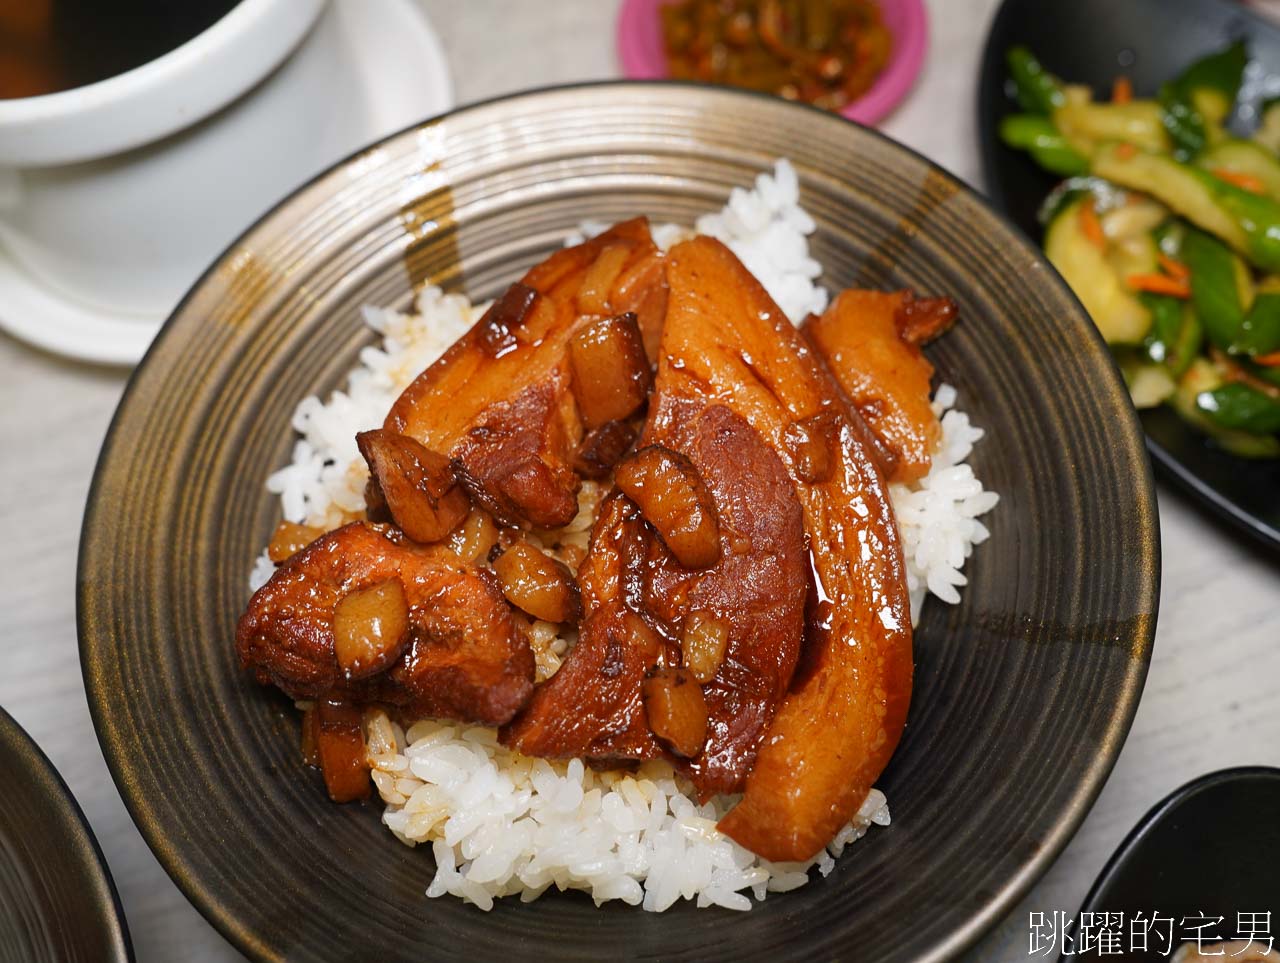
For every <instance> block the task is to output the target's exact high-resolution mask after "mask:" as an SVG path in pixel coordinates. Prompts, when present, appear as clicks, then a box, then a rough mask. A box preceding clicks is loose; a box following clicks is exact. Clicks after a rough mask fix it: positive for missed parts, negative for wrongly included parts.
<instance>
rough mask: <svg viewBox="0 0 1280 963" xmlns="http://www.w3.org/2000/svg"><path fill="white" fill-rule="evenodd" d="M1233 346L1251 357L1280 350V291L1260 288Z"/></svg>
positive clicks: (1236, 352)
mask: <svg viewBox="0 0 1280 963" xmlns="http://www.w3.org/2000/svg"><path fill="white" fill-rule="evenodd" d="M1232 347H1234V349H1235V350H1234V351H1232V352H1231V353H1232V354H1244V355H1248V356H1249V357H1251V358H1255V357H1260V356H1262V355H1267V354H1272V353H1273V352H1275V351H1280V292H1277V291H1266V290H1259V292H1258V294H1257V296H1256V297H1255V298H1254V299H1253V307H1251V308H1250V309H1249V313H1248V314H1246V315H1245V316H1244V323H1243V324H1241V326H1240V334H1239V336H1238V337H1237V338H1236V341H1235V344H1234V345H1233V346H1232Z"/></svg>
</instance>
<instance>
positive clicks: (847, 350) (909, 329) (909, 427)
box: [804, 289, 956, 484]
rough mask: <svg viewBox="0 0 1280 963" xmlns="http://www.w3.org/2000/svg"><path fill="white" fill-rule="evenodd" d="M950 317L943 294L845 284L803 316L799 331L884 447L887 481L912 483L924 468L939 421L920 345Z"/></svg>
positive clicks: (928, 367) (951, 307) (936, 438)
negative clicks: (826, 303)
mask: <svg viewBox="0 0 1280 963" xmlns="http://www.w3.org/2000/svg"><path fill="white" fill-rule="evenodd" d="M955 317H956V309H955V304H954V302H952V301H951V300H950V299H948V298H923V299H919V300H917V299H916V298H915V296H914V295H913V294H912V293H911V292H910V291H894V292H885V291H863V290H855V289H851V290H848V291H844V292H842V293H841V294H840V296H839V297H837V298H836V299H835V301H834V302H832V304H831V306H830V307H829V308H827V310H826V311H825V312H824V313H823V314H822V315H821V316H812V315H811V316H810V317H809V318H808V319H807V320H806V321H805V324H804V333H805V335H806V336H807V337H808V338H809V340H810V341H811V342H812V344H813V346H814V347H815V348H816V349H817V350H818V352H819V353H820V354H821V355H822V357H823V359H824V360H825V362H826V364H827V366H828V368H829V369H830V371H831V373H832V375H834V376H835V379H836V381H837V382H838V383H839V385H840V387H841V389H842V390H843V391H844V393H845V394H846V395H847V396H848V399H849V401H850V403H851V404H852V405H853V406H854V408H855V409H856V410H857V412H858V414H860V415H861V416H862V419H863V420H864V421H865V422H866V423H867V426H868V427H869V428H870V429H871V431H872V432H874V433H875V435H876V437H877V438H878V439H879V440H880V442H881V443H882V444H883V445H884V447H885V448H886V449H887V450H888V451H889V452H890V461H889V464H890V466H891V467H890V470H889V472H888V476H889V480H890V481H894V482H902V483H904V484H905V483H910V482H914V481H917V480H919V479H920V478H923V477H924V476H925V475H926V474H927V473H928V471H929V465H930V462H931V460H932V457H933V452H934V450H935V449H936V448H937V446H938V441H939V440H940V439H941V437H942V426H941V425H940V424H939V422H938V416H937V415H935V414H934V413H933V408H932V406H931V405H930V403H929V394H930V392H929V381H930V379H931V378H932V377H933V365H932V364H930V363H929V360H928V359H927V358H926V357H925V356H924V354H923V353H922V352H921V350H920V347H919V346H920V345H921V344H923V343H925V342H927V341H929V340H932V339H933V338H935V337H937V336H938V335H939V334H941V333H942V332H943V331H945V330H946V329H947V328H949V327H950V326H951V325H952V324H953V323H954V321H955Z"/></svg>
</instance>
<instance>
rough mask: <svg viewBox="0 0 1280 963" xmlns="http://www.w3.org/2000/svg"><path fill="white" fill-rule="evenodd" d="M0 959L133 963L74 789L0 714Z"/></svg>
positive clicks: (111, 890) (108, 881)
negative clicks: (130, 962)
mask: <svg viewBox="0 0 1280 963" xmlns="http://www.w3.org/2000/svg"><path fill="white" fill-rule="evenodd" d="M0 793H3V803H0V960H23V961H26V963H43V961H50V963H52V961H61V963H69V961H76V960H85V961H89V960H112V961H119V960H132V959H133V950H132V948H131V946H130V944H129V931H128V928H127V927H126V926H125V921H124V912H123V910H121V909H120V900H119V898H118V897H117V896H116V888H115V886H114V884H113V883H112V882H111V875H110V873H108V872H107V865H106V863H105V862H103V859H102V851H101V850H99V849H98V842H97V840H96V839H94V838H93V831H92V830H91V829H90V828H89V824H88V823H87V822H85V819H84V813H82V812H81V811H80V807H79V805H77V804H76V801H75V798H74V797H73V796H72V795H71V790H70V789H68V788H67V784H66V783H65V782H63V781H62V777H61V776H59V775H58V771H57V770H56V769H54V768H53V764H52V763H51V762H49V759H48V757H47V756H45V754H44V753H43V752H41V751H40V747H39V746H37V745H36V744H35V743H34V742H33V741H32V740H31V737H30V736H28V735H27V734H26V733H25V732H24V731H23V730H22V727H21V726H19V725H18V724H17V723H16V722H14V721H13V717H12V716H10V715H9V714H8V713H7V712H5V711H4V710H3V709H0Z"/></svg>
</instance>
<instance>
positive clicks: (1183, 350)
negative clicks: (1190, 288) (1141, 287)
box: [1138, 292, 1204, 378]
mask: <svg viewBox="0 0 1280 963" xmlns="http://www.w3.org/2000/svg"><path fill="white" fill-rule="evenodd" d="M1138 297H1139V300H1141V301H1142V303H1143V304H1144V305H1145V306H1146V308H1147V310H1148V311H1150V312H1151V330H1150V331H1149V332H1148V333H1147V339H1146V341H1145V342H1143V347H1144V348H1145V349H1146V355H1147V357H1148V358H1150V359H1151V360H1152V361H1156V362H1159V363H1160V364H1163V365H1164V366H1165V368H1167V369H1168V371H1169V374H1171V375H1172V376H1173V377H1174V378H1180V377H1182V374H1183V373H1184V372H1185V371H1186V370H1187V368H1188V367H1190V365H1191V362H1192V361H1194V360H1195V357H1196V355H1197V354H1199V353H1200V348H1201V346H1202V345H1203V343H1204V327H1203V326H1202V325H1201V324H1200V316H1199V315H1198V314H1196V310H1195V308H1194V307H1192V306H1191V305H1190V304H1187V303H1186V302H1184V301H1182V300H1180V299H1178V298H1172V297H1169V296H1167V295H1164V294H1150V293H1148V292H1143V293H1142V294H1140V295H1138Z"/></svg>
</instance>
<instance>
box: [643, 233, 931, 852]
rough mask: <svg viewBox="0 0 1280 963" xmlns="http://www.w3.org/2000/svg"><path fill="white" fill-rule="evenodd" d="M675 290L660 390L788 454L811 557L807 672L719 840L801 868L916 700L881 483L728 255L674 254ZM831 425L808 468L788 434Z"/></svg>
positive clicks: (845, 815)
mask: <svg viewBox="0 0 1280 963" xmlns="http://www.w3.org/2000/svg"><path fill="white" fill-rule="evenodd" d="M667 280H668V284H669V286H670V300H669V304H668V311H667V323H666V326H665V327H664V329H663V337H662V346H661V350H660V352H659V353H660V358H661V360H660V363H659V369H658V375H657V383H658V385H659V386H660V390H665V391H670V392H672V393H673V394H684V395H688V396H693V397H701V398H706V399H709V400H713V401H714V403H716V404H718V405H723V406H724V407H726V408H729V409H730V410H732V411H733V412H734V413H735V414H737V415H739V416H740V417H742V418H743V419H745V420H746V421H747V422H748V423H749V424H750V425H751V426H752V428H754V429H755V431H756V432H757V433H758V434H759V435H760V437H761V438H762V439H763V440H764V442H765V443H766V444H767V445H768V447H769V448H771V449H772V450H773V451H775V452H780V453H783V461H784V463H785V464H786V465H787V469H788V472H789V473H790V475H791V479H792V481H793V483H794V486H795V491H796V494H797V496H798V499H799V503H800V506H801V509H802V512H803V518H804V530H805V532H806V534H807V536H808V539H809V549H810V564H811V570H812V576H811V577H812V582H813V584H812V586H811V589H810V593H809V601H810V605H809V612H808V617H807V622H806V636H805V642H804V650H803V653H802V655H801V659H800V663H799V665H798V667H797V669H796V672H795V676H794V678H793V679H792V683H791V688H790V690H789V692H788V694H787V695H786V697H785V698H784V699H783V700H782V703H781V705H780V706H779V708H778V710H777V713H776V714H775V715H774V718H773V721H772V722H771V723H770V724H769V726H768V728H767V730H766V731H765V734H764V738H763V739H762V740H761V742H760V745H759V749H758V752H757V755H756V760H755V764H754V767H753V768H752V770H751V772H750V774H749V775H748V776H747V780H746V786H745V789H744V793H743V798H742V801H741V802H740V803H739V804H738V805H737V806H736V807H735V808H734V809H733V810H731V811H730V812H729V813H728V814H727V815H726V816H725V818H724V819H723V820H721V822H720V827H721V829H722V830H723V831H724V832H726V833H727V834H728V835H729V836H731V837H732V838H734V839H736V840H737V841H738V842H740V843H741V844H742V845H744V846H746V847H747V848H748V849H750V850H752V851H753V852H756V853H758V854H759V855H761V856H764V857H765V858H766V859H770V860H774V861H784V860H801V859H808V858H810V857H812V856H813V855H814V854H815V853H817V852H818V851H819V850H820V849H821V848H822V847H823V846H824V845H826V843H827V842H829V841H830V840H831V839H832V837H833V836H834V835H835V833H836V832H837V830H839V828H840V827H841V826H842V825H844V823H846V822H847V821H848V820H849V819H850V818H851V817H852V816H853V814H854V813H855V812H856V811H857V809H858V807H859V806H860V805H861V803H862V801H863V800H864V799H865V798H866V795H867V792H868V791H869V790H870V788H871V786H872V784H873V783H874V781H875V779H876V778H877V777H878V776H879V774H880V772H881V771H882V770H883V768H884V766H885V764H886V763H887V762H888V760H889V757H890V756H891V755H892V754H893V750H894V748H895V747H896V745H897V743H898V739H899V737H900V735H901V732H902V726H903V723H904V721H905V718H906V711H907V704H908V702H909V699H910V692H911V670H912V663H911V621H910V616H909V612H908V605H907V591H906V584H905V577H904V569H903V562H902V551H901V546H900V544H899V542H898V536H897V530H896V524H895V521H894V517H893V513H892V509H891V506H890V504H889V499H888V494H887V492H886V482H885V479H884V477H883V475H882V473H881V471H880V469H879V467H878V465H877V463H876V461H875V459H874V458H873V457H872V454H871V450H870V448H869V446H868V445H867V444H866V443H865V441H864V440H863V437H862V436H861V435H860V434H859V432H858V430H857V427H856V422H855V420H854V417H855V416H853V415H852V414H851V412H850V411H849V409H848V406H847V404H846V402H845V401H844V399H843V397H842V396H841V394H840V391H839V389H838V388H837V386H836V384H835V383H834V381H832V379H831V376H830V374H829V373H828V372H827V371H826V369H825V367H824V366H823V365H822V364H821V362H820V361H819V359H818V358H816V357H815V356H814V354H813V353H812V350H811V349H810V348H809V346H808V345H807V344H806V343H805V341H804V339H803V338H802V337H801V335H800V334H799V332H797V331H796V330H795V329H794V328H793V327H792V325H791V324H790V323H789V322H788V321H787V319H786V317H785V316H784V315H783V313H782V311H781V310H780V309H779V308H778V307H777V305H775V304H774V303H773V301H772V300H771V299H770V298H769V296H768V294H767V293H766V292H765V290H764V289H763V288H762V287H761V286H760V284H759V282H758V281H756V279H755V278H754V277H753V276H752V275H751V274H750V273H749V272H748V271H747V270H746V268H744V267H743V266H742V264H741V263H740V262H739V261H738V259H737V258H736V257H734V255H733V254H732V253H731V252H730V251H729V250H728V248H726V247H725V246H724V245H722V244H720V243H719V242H718V241H714V240H712V239H710V238H704V237H700V238H695V239H693V240H691V241H686V242H684V243H682V244H679V245H677V246H676V247H674V248H673V249H672V250H671V251H670V252H669V253H668V255H667ZM813 419H818V422H815V421H813ZM824 419H831V421H832V424H831V425H830V426H829V427H828V429H827V430H826V431H825V432H816V433H814V434H815V436H816V437H818V438H822V437H826V438H828V439H830V445H831V450H830V451H829V452H827V453H826V454H825V457H819V455H818V453H816V452H815V451H814V450H813V449H812V445H808V446H803V447H804V448H805V449H806V452H805V457H804V458H803V464H802V459H799V458H797V457H796V456H795V455H794V454H793V453H792V452H793V450H794V449H795V445H794V431H793V439H792V445H791V447H790V449H789V447H788V439H787V434H788V430H789V429H790V428H791V426H792V425H793V424H795V423H804V424H808V425H814V424H817V423H820V422H821V421H822V420H824ZM823 461H825V468H823V469H822V471H820V472H816V473H815V471H814V470H813V468H814V465H815V464H817V463H821V462H823ZM753 467H754V466H753ZM753 467H752V468H747V467H745V466H744V470H745V471H750V470H753Z"/></svg>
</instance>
